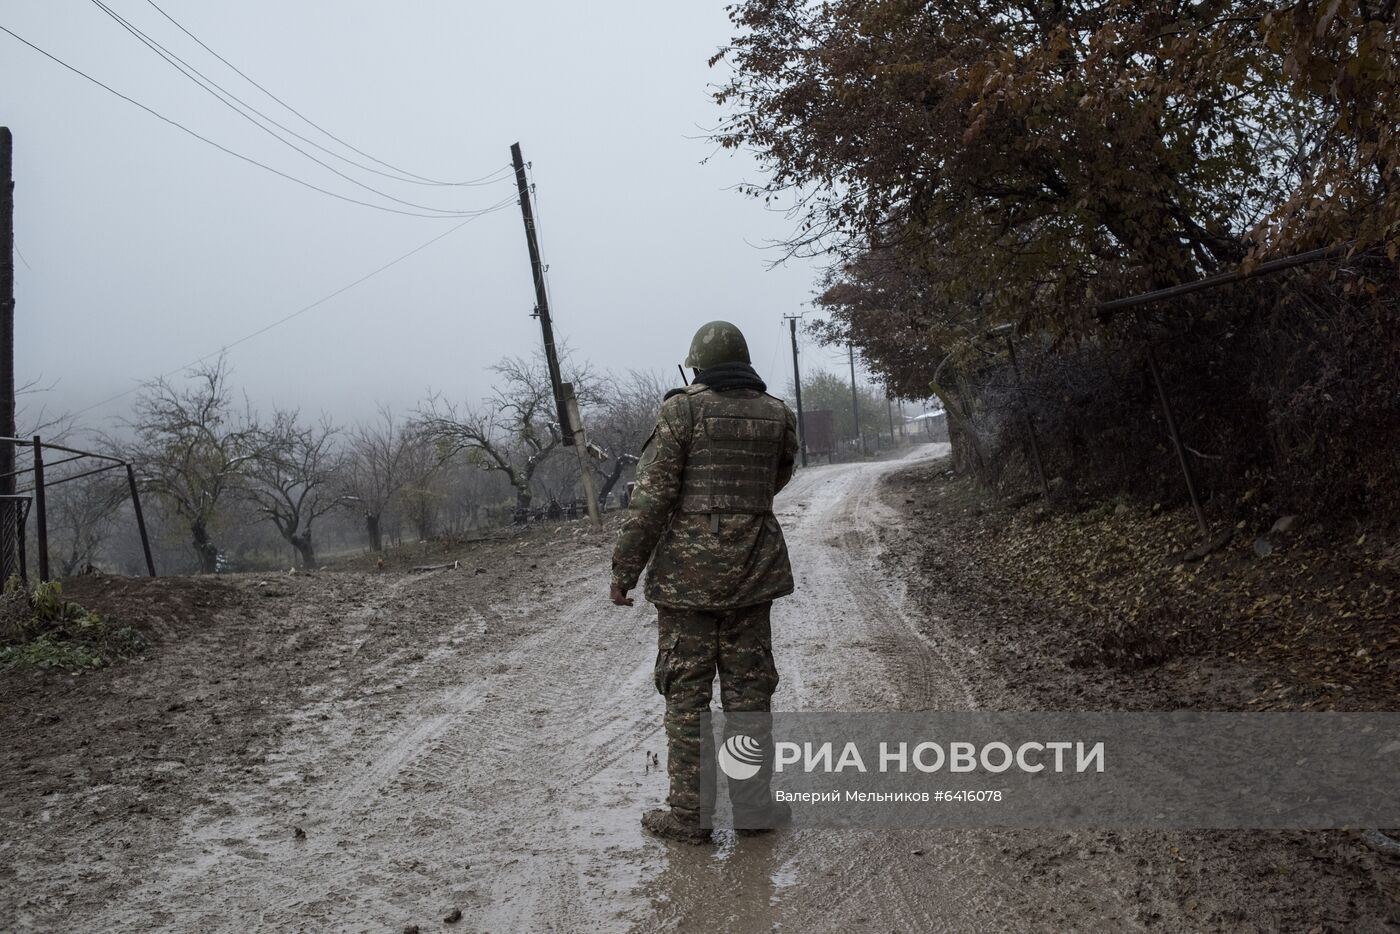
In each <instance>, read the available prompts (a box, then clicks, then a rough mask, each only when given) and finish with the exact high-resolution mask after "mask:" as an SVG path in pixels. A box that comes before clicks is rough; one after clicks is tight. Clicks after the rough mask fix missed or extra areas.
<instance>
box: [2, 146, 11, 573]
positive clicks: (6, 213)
mask: <svg viewBox="0 0 1400 934" xmlns="http://www.w3.org/2000/svg"><path fill="white" fill-rule="evenodd" d="M13 437H15V180H14V143H13V137H11V135H10V128H9V127H7V126H0V438H13ZM0 474H3V475H4V476H3V477H0V494H3V495H6V496H8V495H12V494H13V493H14V492H15V445H14V442H12V441H3V442H0ZM10 506H11V503H10V502H9V501H8V500H7V501H5V508H9V507H10ZM13 547H14V542H4V543H3V544H0V549H3V551H4V553H5V554H7V555H8V554H9V551H10V549H12V548H13Z"/></svg>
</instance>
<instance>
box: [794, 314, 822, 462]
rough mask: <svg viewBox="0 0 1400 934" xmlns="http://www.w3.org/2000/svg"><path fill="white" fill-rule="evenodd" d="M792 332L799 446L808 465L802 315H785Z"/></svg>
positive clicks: (803, 459) (803, 460)
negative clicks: (799, 366)
mask: <svg viewBox="0 0 1400 934" xmlns="http://www.w3.org/2000/svg"><path fill="white" fill-rule="evenodd" d="M783 317H784V318H786V319H787V323H788V330H789V331H790V332H791V333H792V391H793V394H794V395H796V396H797V446H798V448H799V449H800V450H801V451H802V466H803V467H806V466H807V426H806V425H805V424H803V422H802V374H801V373H800V372H799V371H798V369H797V319H798V318H801V317H802V316H801V315H783ZM829 459H830V458H828V460H829Z"/></svg>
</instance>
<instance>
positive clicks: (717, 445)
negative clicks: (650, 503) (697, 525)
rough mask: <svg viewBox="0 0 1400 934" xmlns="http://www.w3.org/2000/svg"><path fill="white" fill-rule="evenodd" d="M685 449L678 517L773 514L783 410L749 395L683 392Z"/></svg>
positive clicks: (697, 389) (763, 398)
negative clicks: (687, 425)
mask: <svg viewBox="0 0 1400 934" xmlns="http://www.w3.org/2000/svg"><path fill="white" fill-rule="evenodd" d="M686 401H687V402H688V403H689V404H690V413H691V435H690V449H689V451H688V454H687V457H686V463H685V471H684V472H683V474H682V475H681V502H680V511H681V512H689V513H742V514H747V515H762V514H764V513H768V512H772V511H773V494H774V489H773V487H774V486H775V485H776V483H777V476H778V461H779V459H780V458H781V457H782V453H783V435H784V432H786V430H787V407H786V406H785V405H783V403H782V402H780V401H779V400H777V399H775V398H773V397H772V396H769V395H766V394H764V393H760V392H756V391H754V390H730V391H728V392H715V391H713V390H710V389H709V388H708V387H705V386H701V385H696V386H690V387H688V388H687V389H686Z"/></svg>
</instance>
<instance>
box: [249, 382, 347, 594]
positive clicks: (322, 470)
mask: <svg viewBox="0 0 1400 934" xmlns="http://www.w3.org/2000/svg"><path fill="white" fill-rule="evenodd" d="M339 433H340V430H339V429H338V428H336V427H335V426H334V425H332V424H331V422H330V420H329V419H327V418H325V417H324V416H323V417H322V418H321V420H320V421H319V422H317V423H315V424H312V425H304V424H302V422H301V420H300V416H299V414H298V413H297V412H296V411H294V410H293V411H281V410H279V411H276V412H274V413H273V418H272V422H271V423H270V424H269V425H268V427H266V428H264V429H262V430H260V431H259V432H258V445H257V455H256V456H255V457H254V459H253V461H252V465H251V467H250V469H249V483H248V487H247V491H248V496H249V497H250V498H251V499H252V501H253V503H254V504H255V508H256V509H257V511H258V512H259V513H260V514H262V515H264V516H266V517H267V518H268V519H270V520H272V524H273V525H275V526H276V527H277V531H278V532H279V533H280V534H281V535H282V537H283V538H284V539H286V541H287V544H289V545H291V546H292V547H293V548H295V549H296V551H297V554H298V555H299V556H300V558H301V565H302V567H304V568H308V569H310V568H314V567H316V549H315V546H314V544H313V543H312V539H311V529H312V525H313V524H314V523H315V521H316V520H317V519H318V518H320V517H321V516H324V515H325V514H326V513H328V512H330V511H331V510H333V509H338V508H340V507H341V506H342V505H343V504H344V502H345V500H344V497H343V494H342V493H341V490H340V470H341V455H340V452H339V450H338V449H337V447H336V440H337V436H338V435H339Z"/></svg>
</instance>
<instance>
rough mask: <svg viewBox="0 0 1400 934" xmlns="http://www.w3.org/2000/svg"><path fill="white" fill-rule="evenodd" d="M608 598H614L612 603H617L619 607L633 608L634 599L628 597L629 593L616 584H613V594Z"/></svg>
mask: <svg viewBox="0 0 1400 934" xmlns="http://www.w3.org/2000/svg"><path fill="white" fill-rule="evenodd" d="M608 596H609V597H611V598H612V602H613V603H616V604H617V605H618V606H631V605H632V598H631V597H629V596H627V591H625V590H623V589H622V588H621V587H619V586H617V585H616V584H613V585H612V591H611V593H609V594H608Z"/></svg>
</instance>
